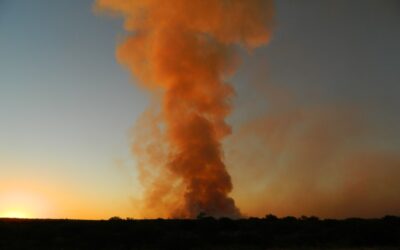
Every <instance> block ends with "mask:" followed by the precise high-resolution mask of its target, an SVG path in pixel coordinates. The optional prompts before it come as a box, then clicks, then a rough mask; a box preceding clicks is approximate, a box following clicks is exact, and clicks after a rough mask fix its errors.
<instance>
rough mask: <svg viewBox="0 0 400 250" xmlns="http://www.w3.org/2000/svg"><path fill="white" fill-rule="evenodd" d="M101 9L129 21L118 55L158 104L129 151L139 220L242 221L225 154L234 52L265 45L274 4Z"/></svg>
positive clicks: (117, 2) (110, 4)
mask: <svg viewBox="0 0 400 250" xmlns="http://www.w3.org/2000/svg"><path fill="white" fill-rule="evenodd" d="M96 8H97V9H99V10H105V11H108V12H111V13H116V14H118V15H122V16H123V17H124V20H125V29H126V30H127V31H128V32H130V35H129V36H128V37H127V38H126V39H125V40H124V41H123V42H122V43H121V44H120V46H119V47H118V50H117V57H118V59H119V61H120V62H121V63H122V64H124V65H126V66H127V67H128V68H129V69H130V70H131V72H132V74H133V75H134V76H135V77H137V78H138V79H139V80H140V82H141V84H142V86H143V87H145V88H146V89H148V90H149V91H151V93H152V96H153V97H154V100H153V105H152V107H151V108H150V109H149V110H148V111H147V112H146V113H145V114H144V115H143V118H142V119H141V120H140V121H139V123H138V125H137V131H136V133H135V140H134V143H133V152H134V153H135V154H136V156H137V157H138V165H139V170H140V178H141V180H142V182H143V184H144V187H145V190H144V193H145V199H144V201H143V202H144V204H143V212H142V216H147V217H154V216H169V217H171V216H172V217H184V218H192V217H195V216H196V215H197V214H199V213H201V212H203V213H205V214H208V215H212V216H231V217H238V216H240V212H239V209H238V208H237V207H236V205H235V203H234V200H233V199H232V198H230V197H229V196H228V195H229V193H230V192H231V190H232V182H231V178H230V175H229V174H228V172H227V169H226V166H225V164H224V159H223V151H222V148H221V140H222V139H224V138H225V137H226V136H227V135H229V134H230V133H231V128H230V126H229V125H228V124H227V123H226V122H225V118H226V116H227V115H228V114H229V113H230V111H231V105H230V98H231V97H232V95H233V94H234V91H233V89H232V87H231V86H230V85H229V84H228V83H227V82H226V79H227V78H228V77H229V76H230V75H231V74H232V73H233V72H234V70H235V67H236V66H237V63H238V60H237V57H236V54H235V49H236V48H237V45H241V46H243V47H245V48H246V49H252V48H255V47H257V46H260V45H263V44H266V43H267V42H268V40H269V37H270V30H271V29H270V28H271V22H272V21H271V20H272V14H273V9H272V1H270V0H190V1H189V0H168V1H165V0H140V1H139V0H97V1H96ZM235 46H236V47H235Z"/></svg>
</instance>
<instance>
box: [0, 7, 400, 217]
mask: <svg viewBox="0 0 400 250" xmlns="http://www.w3.org/2000/svg"><path fill="white" fill-rule="evenodd" d="M138 1H140V0H138ZM93 4H94V0H57V1H54V0H35V1H26V0H0V117H1V120H0V217H41V218H87V219H101V218H104V219H108V218H109V217H111V216H120V217H135V218H137V217H140V215H139V213H138V212H137V208H138V207H140V204H139V203H140V202H141V198H140V197H141V194H142V192H143V188H142V185H141V183H140V182H139V180H138V171H137V168H136V158H135V155H132V154H131V143H132V139H131V137H132V133H133V132H132V128H133V127H134V124H135V122H136V121H137V120H138V118H139V116H140V114H142V112H143V111H144V110H145V108H146V106H148V104H149V101H150V99H149V96H150V95H149V93H148V92H147V91H145V90H144V89H143V88H140V87H139V86H138V85H137V83H138V80H137V79H136V78H135V77H132V76H131V74H130V73H129V72H128V70H126V68H125V67H124V66H123V65H121V64H120V63H119V62H118V61H117V59H116V56H115V54H116V52H115V51H116V46H117V45H118V43H119V42H121V41H122V40H123V39H124V37H125V36H126V34H127V31H125V30H124V27H123V20H122V18H120V17H118V16H110V15H107V13H99V12H97V11H94V10H93ZM205 18H207V17H205ZM399 44H400V3H399V2H398V1H395V0H383V1H379V0H354V1H347V0H329V1H319V0H304V1H297V0H279V1H275V10H274V25H273V28H272V35H271V38H270V42H269V43H268V44H265V45H264V46H261V47H259V48H255V49H253V50H251V51H248V50H246V49H244V48H238V55H239V56H240V57H241V59H240V65H239V67H238V70H237V72H236V73H235V74H234V75H233V76H232V78H230V79H229V82H230V83H231V84H232V85H233V86H234V88H235V96H234V97H233V99H232V102H233V111H232V113H231V114H230V115H229V116H228V118H227V121H228V123H229V124H230V125H232V131H233V132H232V134H231V135H230V136H228V137H227V138H225V139H224V141H223V146H224V152H225V154H224V159H225V163H226V165H227V170H228V172H229V173H230V174H231V177H232V182H233V191H232V193H231V197H233V198H234V199H235V202H236V205H237V206H238V207H239V208H240V210H241V212H242V213H243V214H244V215H246V216H264V215H265V214H268V213H274V214H277V215H279V216H286V215H295V216H299V215H303V214H305V215H317V216H321V217H349V216H361V217H376V216H378V217H379V216H383V215H385V214H397V215H399V214H400V197H399V195H398V192H400V184H399V183H400V129H399V128H400V112H399V107H400V98H399V93H400V86H399V83H400V48H399Z"/></svg>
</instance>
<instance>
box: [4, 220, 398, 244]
mask: <svg viewBox="0 0 400 250" xmlns="http://www.w3.org/2000/svg"><path fill="white" fill-rule="evenodd" d="M0 249H390V250H391V249H400V217H394V216H386V217H384V218H382V219H346V220H330V219H325V220H319V219H318V218H316V217H302V218H299V219H296V218H294V217H286V218H281V219H278V218H276V217H274V216H268V217H266V218H263V219H258V218H250V219H241V220H230V219H227V218H222V219H214V218H210V217H203V218H201V219H197V220H162V219H158V220H132V219H128V220H122V219H119V218H112V219H110V220H104V221H86V220H31V219H29V220H28V219H0Z"/></svg>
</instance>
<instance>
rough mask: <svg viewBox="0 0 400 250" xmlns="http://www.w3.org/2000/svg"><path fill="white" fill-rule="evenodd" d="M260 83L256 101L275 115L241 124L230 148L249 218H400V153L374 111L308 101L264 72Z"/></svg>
mask: <svg viewBox="0 0 400 250" xmlns="http://www.w3.org/2000/svg"><path fill="white" fill-rule="evenodd" d="M255 78H257V79H254V80H253V81H250V83H251V84H249V85H252V86H250V88H253V89H255V90H256V92H257V96H253V98H256V99H263V100H266V102H267V105H266V106H267V108H266V109H264V110H263V111H262V113H257V114H256V115H254V118H253V119H246V120H244V121H242V122H240V123H237V124H235V127H234V129H235V133H234V134H233V135H232V136H231V137H229V138H227V140H226V142H225V144H224V145H225V152H226V155H227V157H226V162H227V164H228V165H229V166H230V170H231V175H232V179H233V182H234V183H235V190H234V192H233V193H232V195H233V196H234V197H235V200H236V201H237V202H238V204H240V207H241V210H242V213H243V214H244V215H249V216H264V215H265V214H267V213H272V214H275V215H278V216H288V215H293V216H301V215H307V216H310V215H314V216H319V217H324V218H348V217H368V218H371V217H374V218H376V217H382V216H384V215H388V214H390V215H399V213H400V196H399V195H398V191H399V190H400V154H399V152H398V149H397V148H384V147H382V145H381V144H379V142H380V141H381V140H382V138H383V137H382V134H381V132H382V131H381V130H380V129H379V127H376V126H375V124H374V122H382V121H375V120H373V119H372V117H371V115H372V114H371V109H369V108H368V107H369V106H368V105H366V104H363V103H356V102H341V103H340V104H339V103H337V102H335V101H333V100H320V98H321V97H314V98H316V99H317V100H318V101H317V102H314V101H311V100H307V101H305V100H303V99H302V98H301V97H300V96H301V95H302V94H303V95H304V93H302V94H299V93H297V92H293V91H292V90H291V89H290V88H285V87H284V86H282V85H275V84H274V83H270V82H268V77H267V76H265V75H264V73H262V74H261V76H257V77H255ZM303 91H304V92H305V95H306V96H311V94H310V93H309V91H313V90H311V89H310V90H308V89H305V90H303ZM312 93H313V94H314V96H316V95H317V94H316V93H315V92H312ZM310 99H312V98H310ZM250 107H251V106H250ZM253 108H254V109H253V110H255V107H253ZM247 109H249V107H246V110H247ZM244 170H245V171H244Z"/></svg>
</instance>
